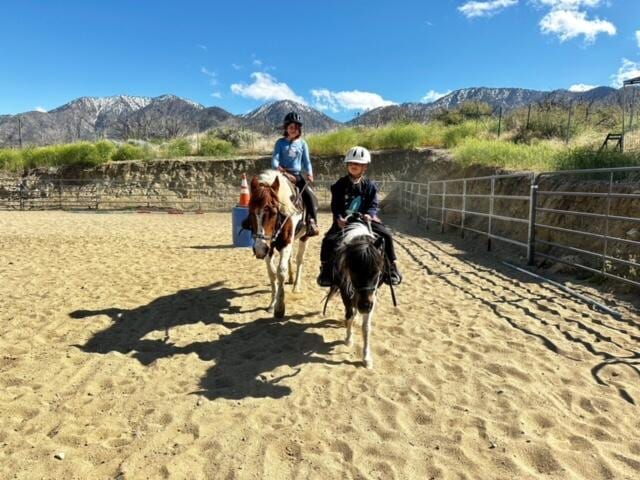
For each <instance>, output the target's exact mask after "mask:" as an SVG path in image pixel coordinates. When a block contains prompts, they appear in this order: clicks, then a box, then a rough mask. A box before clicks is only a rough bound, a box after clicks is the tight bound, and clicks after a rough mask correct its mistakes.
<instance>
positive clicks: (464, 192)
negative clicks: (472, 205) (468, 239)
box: [460, 178, 467, 238]
mask: <svg viewBox="0 0 640 480" xmlns="http://www.w3.org/2000/svg"><path fill="white" fill-rule="evenodd" d="M466 211H467V179H466V178H465V180H464V181H463V182H462V215H461V218H460V236H461V237H462V238H464V221H465V216H466Z"/></svg>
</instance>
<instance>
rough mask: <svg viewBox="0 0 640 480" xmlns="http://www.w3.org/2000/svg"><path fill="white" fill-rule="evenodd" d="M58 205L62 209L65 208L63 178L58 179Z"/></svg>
mask: <svg viewBox="0 0 640 480" xmlns="http://www.w3.org/2000/svg"><path fill="white" fill-rule="evenodd" d="M58 205H59V207H60V210H64V209H63V208H62V179H61V178H59V179H58Z"/></svg>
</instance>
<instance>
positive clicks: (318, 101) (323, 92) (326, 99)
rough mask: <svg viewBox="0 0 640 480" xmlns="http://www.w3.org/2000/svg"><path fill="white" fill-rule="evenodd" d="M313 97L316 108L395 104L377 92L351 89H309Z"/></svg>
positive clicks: (370, 106) (362, 107) (368, 107)
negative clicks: (338, 90)
mask: <svg viewBox="0 0 640 480" xmlns="http://www.w3.org/2000/svg"><path fill="white" fill-rule="evenodd" d="M311 95H313V98H314V104H315V105H314V106H315V107H316V108H317V109H318V110H331V111H332V112H339V111H341V110H371V109H372V108H378V107H385V106H387V105H395V103H394V102H392V101H390V100H385V99H384V98H382V97H381V96H380V95H378V94H377V93H372V92H361V91H360V90H351V91H344V92H332V91H331V90H328V89H326V88H320V89H314V90H311Z"/></svg>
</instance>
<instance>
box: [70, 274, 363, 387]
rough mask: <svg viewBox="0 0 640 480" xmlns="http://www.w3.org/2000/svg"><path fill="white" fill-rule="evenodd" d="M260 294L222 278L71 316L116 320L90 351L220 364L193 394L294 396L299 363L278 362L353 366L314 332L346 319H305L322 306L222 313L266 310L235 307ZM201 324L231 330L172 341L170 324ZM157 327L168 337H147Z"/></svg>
mask: <svg viewBox="0 0 640 480" xmlns="http://www.w3.org/2000/svg"><path fill="white" fill-rule="evenodd" d="M262 293H267V291H266V290H256V287H243V288H238V289H230V288H226V287H224V286H223V285H222V283H221V282H218V283H213V284H211V285H207V286H204V287H197V288H192V289H186V290H180V291H178V292H176V293H174V294H171V295H166V296H163V297H159V298H157V299H155V300H153V301H152V302H150V303H148V304H146V305H142V306H140V307H136V308H133V309H129V310H127V309H122V308H117V307H111V308H105V309H102V310H76V311H74V312H71V313H70V314H69V315H70V316H71V317H72V318H75V319H84V318H89V317H93V316H96V315H108V316H109V317H111V320H112V321H113V323H112V324H111V325H110V326H109V327H108V328H106V329H104V330H102V331H99V332H97V333H95V334H94V335H93V336H92V337H91V338H90V339H89V340H88V341H87V343H86V344H84V345H75V346H77V347H78V348H80V349H82V350H83V351H85V352H89V353H100V354H106V353H108V352H112V351H116V352H120V353H123V354H132V357H133V358H135V359H137V360H138V361H139V362H140V363H142V364H143V365H149V364H151V363H153V362H154V361H156V360H158V359H159V358H168V357H171V356H174V355H187V354H190V353H195V354H196V355H198V357H199V358H200V359H201V360H203V361H214V362H215V365H214V366H213V367H211V368H210V369H209V370H208V372H207V374H206V376H205V377H204V378H203V379H201V381H200V390H199V391H197V392H192V393H195V394H199V395H203V396H205V397H207V398H209V399H215V398H230V399H241V398H245V397H272V398H280V397H283V396H286V395H288V394H290V393H291V388H290V387H288V386H285V385H280V384H279V382H280V381H282V380H283V379H285V378H288V377H291V376H295V375H297V373H299V372H300V368H297V369H296V371H295V372H290V373H287V374H286V375H280V376H277V377H276V376H274V375H273V374H272V373H271V372H273V371H274V370H276V369H278V368H279V367H283V366H286V367H291V368H292V369H295V368H296V367H300V366H301V365H303V364H305V363H326V364H343V363H349V364H351V362H342V361H333V360H330V359H326V358H324V357H322V355H330V354H331V353H332V349H333V347H334V346H335V345H337V344H339V343H340V342H330V343H327V342H325V341H324V338H323V337H322V335H320V334H318V333H314V332H310V331H309V330H310V329H317V328H335V327H338V326H340V325H341V324H340V323H339V322H337V321H335V320H323V321H320V322H317V323H303V322H302V321H303V320H304V319H305V318H306V317H308V316H313V315H315V314H316V312H314V313H311V314H308V315H294V316H288V317H286V318H285V319H282V320H277V321H276V320H273V319H272V318H271V317H264V318H258V319H257V320H254V321H251V322H247V323H239V322H238V323H235V322H228V321H224V318H223V316H227V315H233V314H243V313H254V312H259V311H264V310H263V309H261V308H253V309H250V310H242V309H241V307H238V306H233V305H231V301H232V300H233V299H235V298H241V297H245V296H252V295H256V294H262ZM199 322H202V323H204V324H205V325H213V324H215V325H219V326H222V327H224V328H225V329H226V330H227V331H228V333H225V334H222V335H219V336H218V337H217V338H216V339H215V340H211V341H202V342H193V343H191V344H189V345H186V346H176V345H174V344H173V343H171V340H170V332H171V328H172V327H176V326H180V325H189V324H196V323H199ZM158 331H159V332H162V331H164V332H165V335H164V339H148V338H145V337H146V336H147V335H148V334H150V333H152V332H158ZM354 364H356V363H354Z"/></svg>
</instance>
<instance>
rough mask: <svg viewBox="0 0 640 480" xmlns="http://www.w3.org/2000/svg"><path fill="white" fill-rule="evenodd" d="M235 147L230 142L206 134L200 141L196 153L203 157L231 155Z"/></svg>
mask: <svg viewBox="0 0 640 480" xmlns="http://www.w3.org/2000/svg"><path fill="white" fill-rule="evenodd" d="M234 151H235V148H234V147H233V145H232V144H231V143H230V142H227V141H226V140H221V139H219V138H215V137H210V136H207V137H205V138H204V139H202V142H200V150H199V152H198V155H201V156H204V157H224V156H229V155H232V154H233V152H234Z"/></svg>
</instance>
